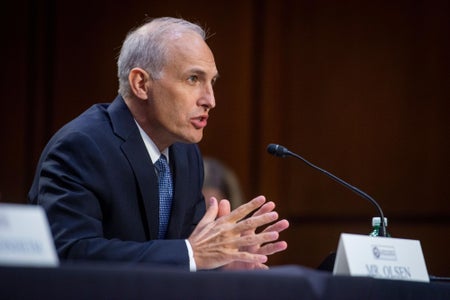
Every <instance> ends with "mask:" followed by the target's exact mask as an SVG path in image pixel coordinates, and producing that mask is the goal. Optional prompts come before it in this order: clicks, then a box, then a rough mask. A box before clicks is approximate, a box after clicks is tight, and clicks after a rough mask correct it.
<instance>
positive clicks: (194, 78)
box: [188, 75, 198, 83]
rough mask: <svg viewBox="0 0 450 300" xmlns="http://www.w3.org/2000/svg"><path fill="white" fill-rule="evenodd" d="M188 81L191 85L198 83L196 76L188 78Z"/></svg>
mask: <svg viewBox="0 0 450 300" xmlns="http://www.w3.org/2000/svg"><path fill="white" fill-rule="evenodd" d="M188 81H189V82H191V83H195V82H197V81H198V76H197V75H192V76H189V78H188Z"/></svg>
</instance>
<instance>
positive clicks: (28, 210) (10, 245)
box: [0, 203, 59, 267]
mask: <svg viewBox="0 0 450 300" xmlns="http://www.w3.org/2000/svg"><path fill="white" fill-rule="evenodd" d="M0 265H3V266H39V267H56V266H58V265H59V260H58V256H57V254H56V251H55V245H54V243H53V238H52V235H51V232H50V228H49V226H48V221H47V216H46V214H45V212H44V210H43V209H42V207H40V206H35V205H24V204H6V203H0Z"/></svg>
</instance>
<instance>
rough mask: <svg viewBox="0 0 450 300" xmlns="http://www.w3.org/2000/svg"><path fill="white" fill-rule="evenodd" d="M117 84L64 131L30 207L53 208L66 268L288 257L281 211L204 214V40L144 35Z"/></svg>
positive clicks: (163, 22)
mask: <svg viewBox="0 0 450 300" xmlns="http://www.w3.org/2000/svg"><path fill="white" fill-rule="evenodd" d="M118 77H119V96H118V97H117V98H116V99H115V100H114V101H113V102H112V103H111V104H97V105H94V106H92V107H91V108H90V109H88V110H87V111H86V112H84V113H83V114H81V115H80V116H79V117H77V118H76V119H74V120H73V121H71V122H70V123H68V124H66V125H65V126H64V127H63V128H61V129H60V130H59V131H58V132H57V133H56V134H55V135H54V136H53V137H52V139H51V140H50V141H49V143H48V144H47V146H46V147H45V149H44V151H43V153H42V155H41V158H40V160H39V163H38V167H37V171H36V176H35V178H34V181H33V185H32V187H31V190H30V192H29V201H30V202H31V203H33V204H39V205H42V206H43V207H44V208H45V210H46V212H47V216H48V218H49V222H50V227H51V230H52V233H53V236H54V239H55V245H56V248H57V251H58V254H59V256H60V258H61V259H71V260H103V261H123V262H125V261H126V262H146V263H151V264H163V265H175V266H181V267H184V268H186V269H187V268H189V269H190V270H197V269H213V268H218V267H226V268H267V266H266V264H265V263H266V261H267V256H268V255H271V254H273V253H276V252H279V251H282V250H284V249H286V247H287V244H286V243H285V242H284V241H277V240H278V236H279V232H280V231H282V230H284V229H286V228H287V227H288V222H287V221H286V220H280V221H277V219H278V215H277V213H276V212H275V211H274V207H275V205H274V203H273V202H266V200H265V198H264V197H263V196H260V197H256V198H255V199H253V200H251V201H249V202H248V203H246V204H244V205H242V206H240V207H238V208H237V209H235V210H233V211H231V210H230V205H229V202H228V201H227V200H221V201H217V199H215V198H211V199H209V201H208V202H207V203H208V204H209V205H208V207H207V210H205V201H204V198H203V196H202V183H203V164H202V158H201V154H200V151H199V149H198V147H197V145H196V143H198V142H199V141H200V140H201V138H202V136H203V128H204V127H205V126H206V124H207V119H208V113H209V111H210V110H211V109H212V108H214V106H215V98H214V93H213V84H214V82H215V80H216V78H217V77H218V72H217V69H216V65H215V62H214V57H213V54H212V52H211V50H210V49H209V47H208V46H207V44H206V43H205V32H204V31H203V29H201V28H200V27H199V26H197V25H195V24H192V23H190V22H187V21H185V20H181V19H174V18H160V19H155V20H153V21H151V22H148V23H146V24H144V25H143V26H141V27H139V28H138V29H136V30H134V31H132V32H131V33H130V34H129V35H128V36H127V38H126V39H125V41H124V44H123V46H122V50H121V53H120V56H119V59H118ZM160 159H162V160H163V161H164V163H165V162H167V161H168V165H169V167H168V170H165V171H162V169H160V167H158V166H159V163H160ZM162 182H163V184H162ZM161 184H162V185H161ZM167 195H168V196H167ZM166 196H167V197H166ZM167 201H168V202H167ZM165 207H166V208H165ZM249 214H250V216H249ZM166 215H167V216H169V217H168V219H167V218H165V216H166ZM261 226H262V227H263V230H262V232H260V233H256V229H257V228H258V227H261Z"/></svg>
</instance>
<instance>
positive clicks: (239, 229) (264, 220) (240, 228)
mask: <svg viewBox="0 0 450 300" xmlns="http://www.w3.org/2000/svg"><path fill="white" fill-rule="evenodd" d="M277 219H278V213H277V212H275V211H272V212H269V213H266V214H264V215H261V216H257V217H249V218H246V219H244V220H242V221H240V222H239V223H237V224H236V226H235V228H234V230H233V231H234V232H235V233H240V234H245V233H248V231H250V230H251V231H254V230H256V228H258V227H260V226H263V225H266V224H269V223H272V222H274V221H276V220H277Z"/></svg>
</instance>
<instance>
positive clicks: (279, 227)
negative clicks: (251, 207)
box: [262, 220, 289, 232]
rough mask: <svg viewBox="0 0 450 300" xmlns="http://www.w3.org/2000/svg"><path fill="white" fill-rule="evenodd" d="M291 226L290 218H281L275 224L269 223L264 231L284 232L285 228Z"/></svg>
mask: <svg viewBox="0 0 450 300" xmlns="http://www.w3.org/2000/svg"><path fill="white" fill-rule="evenodd" d="M287 228H289V222H288V220H280V221H278V222H276V223H275V224H272V225H269V226H267V227H266V228H264V230H263V231H262V232H269V231H276V232H282V231H283V230H285V229H287Z"/></svg>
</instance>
